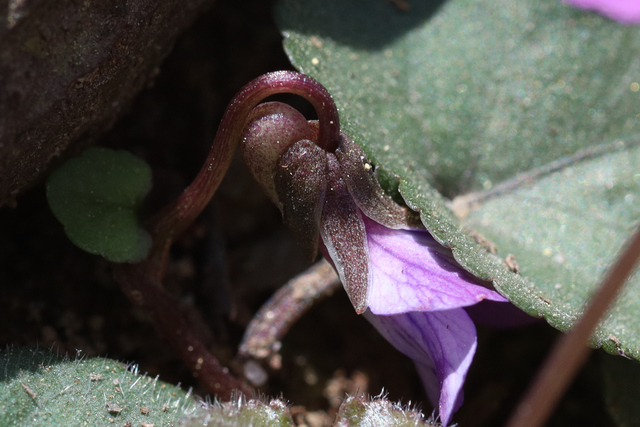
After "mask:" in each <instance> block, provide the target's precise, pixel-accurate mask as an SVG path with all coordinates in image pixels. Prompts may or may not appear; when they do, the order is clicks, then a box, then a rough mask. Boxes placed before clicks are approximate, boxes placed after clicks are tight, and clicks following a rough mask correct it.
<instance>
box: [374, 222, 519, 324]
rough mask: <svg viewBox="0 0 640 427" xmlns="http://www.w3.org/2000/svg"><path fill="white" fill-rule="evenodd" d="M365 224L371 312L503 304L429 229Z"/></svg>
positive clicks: (432, 309) (388, 313) (502, 298)
mask: <svg viewBox="0 0 640 427" xmlns="http://www.w3.org/2000/svg"><path fill="white" fill-rule="evenodd" d="M364 222H365V227H366V230H367V239H368V244H369V259H370V268H371V272H370V274H371V283H370V285H369V295H368V305H369V309H370V310H371V311H372V312H373V313H374V314H380V315H390V314H398V313H406V312H409V311H435V310H448V309H452V308H459V307H466V306H469V305H473V304H476V303H478V302H480V301H482V300H485V299H487V300H493V301H501V302H506V301H507V300H506V299H505V298H504V297H502V296H501V295H500V294H498V293H497V292H495V291H492V290H490V289H487V288H485V287H483V286H480V285H477V284H476V283H475V282H473V279H472V278H471V276H470V275H469V274H468V273H466V272H464V271H463V270H462V269H461V267H459V266H457V265H455V262H454V261H453V260H452V259H451V258H449V256H450V255H449V256H447V255H446V254H444V251H445V250H446V249H445V248H443V247H442V245H440V244H439V243H438V242H436V241H435V240H434V239H433V237H431V235H430V234H429V233H428V232H427V231H424V230H391V229H389V228H386V227H384V226H383V225H380V224H378V223H376V222H374V221H372V220H370V219H368V218H366V217H365V218H364Z"/></svg>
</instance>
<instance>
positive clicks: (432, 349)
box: [364, 309, 477, 426]
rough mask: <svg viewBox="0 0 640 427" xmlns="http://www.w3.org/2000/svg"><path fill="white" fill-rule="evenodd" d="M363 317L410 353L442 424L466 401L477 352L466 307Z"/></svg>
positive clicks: (392, 342)
mask: <svg viewBox="0 0 640 427" xmlns="http://www.w3.org/2000/svg"><path fill="white" fill-rule="evenodd" d="M364 316H365V317H366V318H367V320H369V322H371V323H372V324H373V326H375V328H376V329H377V330H378V332H380V334H381V335H382V336H383V337H385V339H387V341H389V342H390V343H391V344H393V346H394V347H395V348H397V349H398V350H399V351H401V352H402V353H404V354H405V355H407V356H409V357H410V358H411V359H413V361H414V362H415V364H416V368H417V369H418V373H419V374H420V377H421V379H422V382H423V384H424V386H425V389H426V391H427V395H428V396H429V399H430V400H431V402H432V403H433V405H434V406H437V408H438V411H439V412H440V419H441V422H442V425H443V426H446V425H447V424H448V423H449V422H450V421H451V417H452V416H453V413H454V412H455V411H456V410H458V408H459V407H460V405H462V401H463V393H462V386H463V384H464V380H465V377H466V376H467V371H468V370H469V366H470V365H471V361H472V359H473V355H474V354H475V351H476V346H477V336H476V328H475V326H474V325H473V322H472V321H471V319H470V318H469V316H468V315H467V313H466V312H465V311H464V310H463V309H454V310H444V311H435V312H411V313H404V314H397V315H393V316H377V315H375V314H373V313H371V311H369V310H367V311H366V312H365V313H364Z"/></svg>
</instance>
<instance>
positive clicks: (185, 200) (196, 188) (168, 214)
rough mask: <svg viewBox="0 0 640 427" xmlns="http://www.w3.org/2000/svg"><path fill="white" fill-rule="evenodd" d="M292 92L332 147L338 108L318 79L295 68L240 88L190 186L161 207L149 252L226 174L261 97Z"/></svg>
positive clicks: (158, 252)
mask: <svg viewBox="0 0 640 427" xmlns="http://www.w3.org/2000/svg"><path fill="white" fill-rule="evenodd" d="M279 93H291V94H295V95H300V96H302V97H303V98H305V99H307V100H308V101H309V102H310V103H311V105H312V106H313V108H314V109H315V110H316V112H317V114H318V120H319V124H320V133H319V138H318V145H319V146H320V147H321V148H323V149H325V150H327V151H330V152H333V151H335V149H336V148H337V144H338V138H339V134H340V122H339V118H338V110H337V108H336V105H335V103H334V102H333V99H332V98H331V95H330V94H329V92H327V90H326V89H325V88H324V87H323V86H322V85H321V84H320V83H318V82H317V81H316V80H314V79H312V78H311V77H308V76H305V75H304V74H300V73H296V72H293V71H276V72H273V73H268V74H265V75H263V76H260V77H258V78H257V79H255V80H253V81H251V82H250V83H248V84H247V85H246V86H244V87H243V88H242V89H241V90H240V92H238V94H237V95H236V96H235V97H234V98H233V100H232V101H231V103H230V104H229V106H228V107H227V110H226V111H225V113H224V116H223V117H222V121H221V123H220V127H219V128H218V133H217V134H216V137H215V139H214V141H213V144H212V146H211V151H210V152H209V155H208V157H207V160H206V162H205V164H204V166H203V167H202V169H201V170H200V172H199V173H198V175H197V176H196V178H195V179H194V181H193V182H192V183H191V185H190V186H189V187H187V188H186V189H185V190H184V192H183V193H182V195H180V197H178V199H176V200H175V201H174V202H173V203H171V204H170V205H169V206H167V207H166V208H164V209H163V210H162V211H160V212H159V213H158V214H157V215H156V216H155V217H154V218H153V219H152V222H151V226H150V227H149V231H150V232H151V234H152V237H153V240H154V248H153V251H152V255H151V256H162V255H163V254H165V253H166V249H167V248H168V246H170V245H171V243H172V241H173V240H174V239H175V238H176V236H178V235H180V234H181V233H182V232H183V231H184V230H185V229H186V228H187V227H188V226H189V225H190V224H191V223H192V222H193V220H195V218H196V217H197V216H198V215H199V214H200V212H202V210H203V209H204V207H205V206H206V205H207V204H208V203H209V200H211V197H213V194H214V193H215V192H216V190H217V189H218V187H219V186H220V183H221V182H222V179H223V178H224V176H225V174H226V172H227V170H228V169H229V165H230V163H231V159H232V157H233V153H234V151H235V149H236V147H237V145H238V143H239V142H240V139H241V137H242V131H243V129H244V127H245V125H246V120H247V117H248V116H249V114H250V113H251V110H253V108H255V106H256V105H258V104H259V103H260V102H261V101H263V100H264V99H265V98H267V97H269V96H271V95H275V94H279Z"/></svg>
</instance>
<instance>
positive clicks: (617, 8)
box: [563, 0, 640, 25]
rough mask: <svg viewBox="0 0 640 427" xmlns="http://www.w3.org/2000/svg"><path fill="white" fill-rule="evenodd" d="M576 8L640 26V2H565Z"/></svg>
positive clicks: (595, 0) (629, 0) (625, 0)
mask: <svg viewBox="0 0 640 427" xmlns="http://www.w3.org/2000/svg"><path fill="white" fill-rule="evenodd" d="M563 1H564V2H565V3H567V4H570V5H572V6H574V7H577V8H580V9H585V10H592V11H594V12H598V13H599V14H601V15H604V16H606V17H607V18H609V19H613V20H614V21H618V22H620V23H621V24H626V25H635V24H640V0H563Z"/></svg>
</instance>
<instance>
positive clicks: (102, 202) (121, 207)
mask: <svg viewBox="0 0 640 427" xmlns="http://www.w3.org/2000/svg"><path fill="white" fill-rule="evenodd" d="M150 188H151V169H150V168H149V166H148V165H147V164H146V163H145V162H144V161H142V160H140V159H138V158H137V157H135V156H133V155H132V154H130V153H128V152H126V151H114V150H110V149H107V148H89V149H87V150H86V151H85V152H84V153H83V155H82V157H79V158H75V159H71V160H68V161H67V162H66V163H64V164H63V165H62V166H61V167H60V168H59V169H57V170H56V171H54V172H53V173H52V174H51V176H50V177H49V180H48V182H47V199H48V201H49V206H50V207H51V210H52V211H53V214H54V215H55V216H56V218H58V220H59V221H60V222H61V223H62V224H63V225H64V229H65V232H66V233H67V236H68V237H69V239H71V241H72V242H73V243H74V244H75V245H77V246H78V247H80V248H81V249H84V250H85V251H87V252H90V253H92V254H97V255H102V256H103V257H105V258H106V259H108V260H109V261H112V262H138V261H141V260H142V259H144V258H145V257H146V256H147V253H148V251H149V248H150V247H151V238H150V237H149V235H148V234H147V232H146V231H144V230H143V229H142V228H141V227H140V225H139V223H138V218H137V212H136V211H137V209H138V207H139V205H140V204H141V203H142V200H143V199H144V197H145V196H146V194H147V192H148V191H149V189H150Z"/></svg>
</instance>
